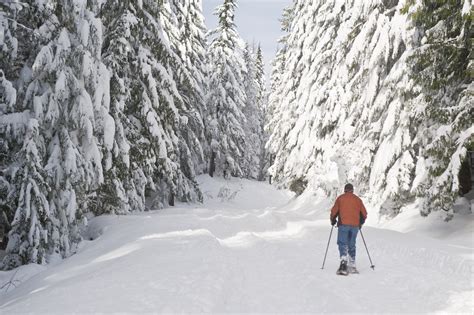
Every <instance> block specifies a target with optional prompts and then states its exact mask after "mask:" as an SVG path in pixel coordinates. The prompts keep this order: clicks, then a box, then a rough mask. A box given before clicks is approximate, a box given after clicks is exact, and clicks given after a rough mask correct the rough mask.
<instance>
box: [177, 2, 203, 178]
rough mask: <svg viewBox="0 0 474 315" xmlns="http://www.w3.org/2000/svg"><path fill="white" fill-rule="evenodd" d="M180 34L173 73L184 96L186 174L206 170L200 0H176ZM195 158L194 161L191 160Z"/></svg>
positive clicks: (183, 139) (178, 33)
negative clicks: (176, 61)
mask: <svg viewBox="0 0 474 315" xmlns="http://www.w3.org/2000/svg"><path fill="white" fill-rule="evenodd" d="M172 4H173V5H174V11H175V15H176V21H175V24H176V25H177V26H176V28H177V34H176V36H175V37H173V40H172V41H171V42H172V48H173V50H174V51H175V53H176V55H177V57H178V58H177V60H178V61H179V62H178V63H177V64H176V68H175V71H174V72H173V73H174V77H175V80H176V84H177V88H178V91H179V93H180V95H181V98H182V102H183V104H182V107H183V111H182V115H183V116H184V117H186V120H187V121H186V123H183V124H181V126H180V127H181V128H180V130H179V134H180V137H181V138H182V141H183V143H182V144H181V145H180V155H181V161H182V163H181V166H182V168H183V171H184V172H185V173H186V176H188V177H189V178H193V177H194V173H197V174H202V173H203V172H204V171H205V170H207V159H206V156H208V154H209V153H208V151H209V146H208V144H207V140H206V136H205V131H204V120H203V116H204V113H205V106H206V104H205V100H204V98H205V91H206V84H207V82H206V77H207V74H206V49H207V44H206V38H205V33H206V26H205V24H204V17H203V14H202V1H201V0H192V1H189V0H174V1H172ZM189 162H192V164H188V163H189Z"/></svg>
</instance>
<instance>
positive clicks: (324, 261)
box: [321, 225, 334, 269]
mask: <svg viewBox="0 0 474 315" xmlns="http://www.w3.org/2000/svg"><path fill="white" fill-rule="evenodd" d="M333 229H334V225H333V226H332V228H331V233H330V234H329V240H328V246H327V247H326V254H324V261H323V266H322V267H321V269H324V264H325V263H326V256H327V255H328V249H329V243H330V242H331V236H332V230H333Z"/></svg>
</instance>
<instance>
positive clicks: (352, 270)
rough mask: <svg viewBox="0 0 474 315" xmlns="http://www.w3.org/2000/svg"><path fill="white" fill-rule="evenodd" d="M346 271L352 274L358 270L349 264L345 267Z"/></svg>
mask: <svg viewBox="0 0 474 315" xmlns="http://www.w3.org/2000/svg"><path fill="white" fill-rule="evenodd" d="M347 271H348V272H349V273H352V274H357V273H359V270H357V268H356V267H355V266H349V268H347Z"/></svg>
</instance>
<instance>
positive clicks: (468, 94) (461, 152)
mask: <svg viewBox="0 0 474 315" xmlns="http://www.w3.org/2000/svg"><path fill="white" fill-rule="evenodd" d="M402 11H405V12H406V13H408V15H409V17H410V19H411V21H412V22H413V26H414V28H415V29H416V31H417V32H419V34H423V35H424V36H423V37H421V36H420V37H419V42H418V43H417V44H418V45H419V47H417V48H416V50H415V51H414V54H413V56H412V57H411V58H410V66H411V70H412V71H411V77H412V78H413V80H414V81H415V82H416V83H417V84H419V85H420V86H421V91H420V95H421V98H420V101H421V103H422V106H423V108H422V109H421V110H420V111H419V112H418V113H417V114H415V115H413V120H415V121H417V122H418V123H419V124H420V125H421V126H422V128H423V129H424V130H423V131H422V133H420V136H419V143H420V147H419V151H420V155H422V156H423V159H424V160H423V162H424V164H425V165H426V167H427V169H428V172H429V177H428V179H427V180H426V181H425V182H424V183H422V184H420V185H419V186H417V187H416V191H417V195H419V196H423V197H425V201H424V207H423V211H422V214H423V215H428V214H429V213H430V212H431V211H435V210H439V209H442V210H445V211H446V212H447V215H446V219H447V220H449V219H451V218H452V216H453V210H452V205H453V203H454V201H455V199H456V198H457V196H458V193H459V191H460V189H461V188H460V183H459V180H458V174H459V172H460V170H461V166H462V162H463V160H464V158H465V156H466V151H467V148H468V147H469V146H472V145H473V143H474V130H473V128H472V122H473V121H474V97H473V91H474V85H473V83H472V73H474V66H473V64H472V62H470V60H469V57H470V56H469V54H470V52H472V38H471V35H470V34H471V33H472V31H473V30H472V17H473V11H472V7H471V6H470V5H469V3H468V1H464V2H463V1H424V2H423V3H422V4H421V5H419V6H414V3H413V2H412V1H408V2H407V4H406V5H405V7H404V8H403V9H402Z"/></svg>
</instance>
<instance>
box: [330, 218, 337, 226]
mask: <svg viewBox="0 0 474 315" xmlns="http://www.w3.org/2000/svg"><path fill="white" fill-rule="evenodd" d="M336 223H337V219H336V218H331V225H332V226H334V225H336Z"/></svg>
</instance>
